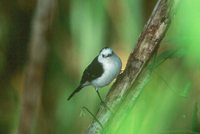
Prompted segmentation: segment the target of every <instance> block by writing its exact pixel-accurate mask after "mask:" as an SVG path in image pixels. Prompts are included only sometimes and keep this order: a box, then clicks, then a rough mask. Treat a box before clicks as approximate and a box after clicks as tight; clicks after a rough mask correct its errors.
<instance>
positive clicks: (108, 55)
mask: <svg viewBox="0 0 200 134" xmlns="http://www.w3.org/2000/svg"><path fill="white" fill-rule="evenodd" d="M115 56H116V55H115V53H114V51H113V50H112V48H109V47H105V48H103V49H101V51H100V52H99V56H98V61H99V62H109V61H110V60H112V59H113V57H115Z"/></svg>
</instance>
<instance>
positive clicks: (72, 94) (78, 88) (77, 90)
mask: <svg viewBox="0 0 200 134" xmlns="http://www.w3.org/2000/svg"><path fill="white" fill-rule="evenodd" d="M81 89H82V86H81V85H79V86H78V87H77V88H76V89H75V90H74V91H73V92H72V93H71V94H70V96H69V97H68V98H67V100H70V99H71V98H72V97H73V96H74V94H75V93H77V92H79V91H80V90H81Z"/></svg>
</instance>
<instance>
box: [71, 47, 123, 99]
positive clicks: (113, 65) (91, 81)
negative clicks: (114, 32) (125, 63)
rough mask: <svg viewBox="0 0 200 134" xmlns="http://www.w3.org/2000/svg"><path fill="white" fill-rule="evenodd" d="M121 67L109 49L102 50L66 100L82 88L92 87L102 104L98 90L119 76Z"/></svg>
mask: <svg viewBox="0 0 200 134" xmlns="http://www.w3.org/2000/svg"><path fill="white" fill-rule="evenodd" d="M121 67H122V62H121V59H120V58H119V57H118V56H117V55H116V54H115V53H114V51H113V50H112V49H111V48H109V47H105V48H103V49H102V50H101V51H100V52H99V55H98V56H96V57H95V58H94V60H93V61H92V62H91V63H90V64H89V65H88V66H87V68H86V69H85V71H84V72H83V75H82V78H81V81H80V84H79V86H78V87H77V88H76V89H75V90H74V91H73V92H72V94H71V95H70V96H69V97H68V100H70V99H71V97H72V96H74V94H75V93H77V92H79V91H80V90H81V89H82V88H84V87H86V86H90V85H92V86H93V87H94V88H95V89H96V92H97V94H98V96H99V98H100V100H101V102H103V101H102V98H101V96H100V94H99V91H98V90H99V89H100V88H102V87H104V86H106V85H108V84H109V83H111V82H112V81H113V80H114V79H115V78H116V77H117V76H118V75H119V73H120V71H121Z"/></svg>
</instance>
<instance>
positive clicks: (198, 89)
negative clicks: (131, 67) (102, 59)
mask: <svg viewBox="0 0 200 134" xmlns="http://www.w3.org/2000/svg"><path fill="white" fill-rule="evenodd" d="M36 2H37V1H35V0H29V1H27V0H11V1H8V0H1V1H0V134H16V133H17V129H18V124H19V117H20V110H19V109H20V105H21V97H22V92H23V88H24V81H25V71H26V67H27V63H28V60H29V53H28V52H29V51H28V44H29V41H30V36H31V33H30V32H31V31H30V30H31V24H32V18H33V14H34V12H35V6H36ZM155 3H156V1H155V0H85V1H82V0H58V1H57V3H56V13H55V18H54V21H53V25H52V28H51V29H52V31H51V33H50V36H51V38H49V40H48V46H47V47H48V55H47V62H46V64H45V72H44V73H45V74H44V76H45V77H44V80H43V81H44V85H43V89H42V99H41V104H40V110H39V118H38V119H37V120H36V122H35V126H34V133H37V134H84V133H86V131H87V128H88V126H89V124H90V122H91V121H92V120H93V119H92V117H91V116H90V115H89V114H88V113H87V112H84V111H83V110H82V109H81V108H82V106H86V107H88V108H89V109H90V110H91V111H92V112H93V113H96V111H97V109H98V106H99V103H100V101H99V98H98V96H97V94H96V92H95V90H94V89H93V88H92V87H87V88H85V89H84V90H82V91H81V92H80V93H79V94H77V95H75V96H74V97H73V98H72V100H70V101H67V97H68V95H69V94H70V93H71V92H72V91H73V90H74V89H75V88H76V86H77V85H78V84H79V80H80V77H81V75H82V72H83V70H84V68H85V67H86V66H87V65H88V64H89V63H90V61H91V60H92V59H93V58H94V57H95V56H96V55H97V54H98V52H99V50H100V49H101V48H102V47H105V46H109V47H112V48H113V49H114V51H116V53H117V54H118V55H119V56H120V57H121V58H122V62H123V68H124V67H125V65H126V61H127V58H128V55H129V53H130V52H131V51H132V49H133V48H134V45H135V44H136V42H137V38H138V37H139V34H140V32H141V31H142V28H143V27H144V25H145V23H146V21H147V20H148V17H149V15H150V14H151V11H152V10H153V7H154V5H155ZM199 9H200V1H199V0H181V3H180V5H179V6H178V8H177V13H176V15H174V16H173V19H172V24H171V26H170V28H169V31H168V32H167V34H166V36H165V38H164V40H163V41H162V43H161V47H160V49H159V53H161V52H163V51H166V50H174V49H178V50H179V51H178V52H177V54H176V56H174V57H173V58H170V59H167V60H166V61H165V62H164V63H162V64H161V65H160V66H159V67H158V68H156V69H155V70H154V71H153V73H152V75H151V77H150V79H149V82H148V83H147V84H146V85H145V87H144V89H143V92H142V94H141V96H140V98H139V99H138V100H137V103H136V105H135V107H134V108H133V109H132V110H131V112H130V111H129V112H127V113H128V115H127V116H126V117H127V118H126V119H125V120H123V122H122V123H120V124H121V125H120V127H118V128H116V126H115V123H112V124H111V125H109V128H107V129H106V131H105V133H112V134H113V133H115V134H116V133H119V134H161V133H163V134H170V133H182V134H190V133H195V132H196V133H197V134H198V133H200V110H199V107H200V104H199V103H200V14H199ZM109 87H110V85H109V86H107V87H105V88H103V89H102V90H100V92H101V94H102V96H105V95H106V93H107V92H108V89H109ZM127 113H124V114H127ZM119 122H120V120H119ZM196 133H195V134H196Z"/></svg>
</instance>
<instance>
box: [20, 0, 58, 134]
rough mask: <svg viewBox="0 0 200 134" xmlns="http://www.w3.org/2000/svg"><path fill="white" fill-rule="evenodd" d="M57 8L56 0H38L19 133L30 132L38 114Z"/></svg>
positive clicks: (27, 133)
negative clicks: (49, 39)
mask: <svg viewBox="0 0 200 134" xmlns="http://www.w3.org/2000/svg"><path fill="white" fill-rule="evenodd" d="M54 10H55V0H38V1H37V6H36V11H35V16H34V18H33V22H32V31H31V38H30V43H29V47H30V55H29V61H28V65H27V72H26V79H25V84H24V93H23V96H22V108H21V116H20V123H19V129H18V133H19V134H30V133H31V132H32V130H33V128H32V127H33V125H34V121H35V118H36V117H37V114H38V109H39V104H40V100H41V90H42V85H43V72H44V66H45V62H46V57H47V43H48V32H49V30H50V25H51V23H52V16H53V14H52V13H53V12H54Z"/></svg>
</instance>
